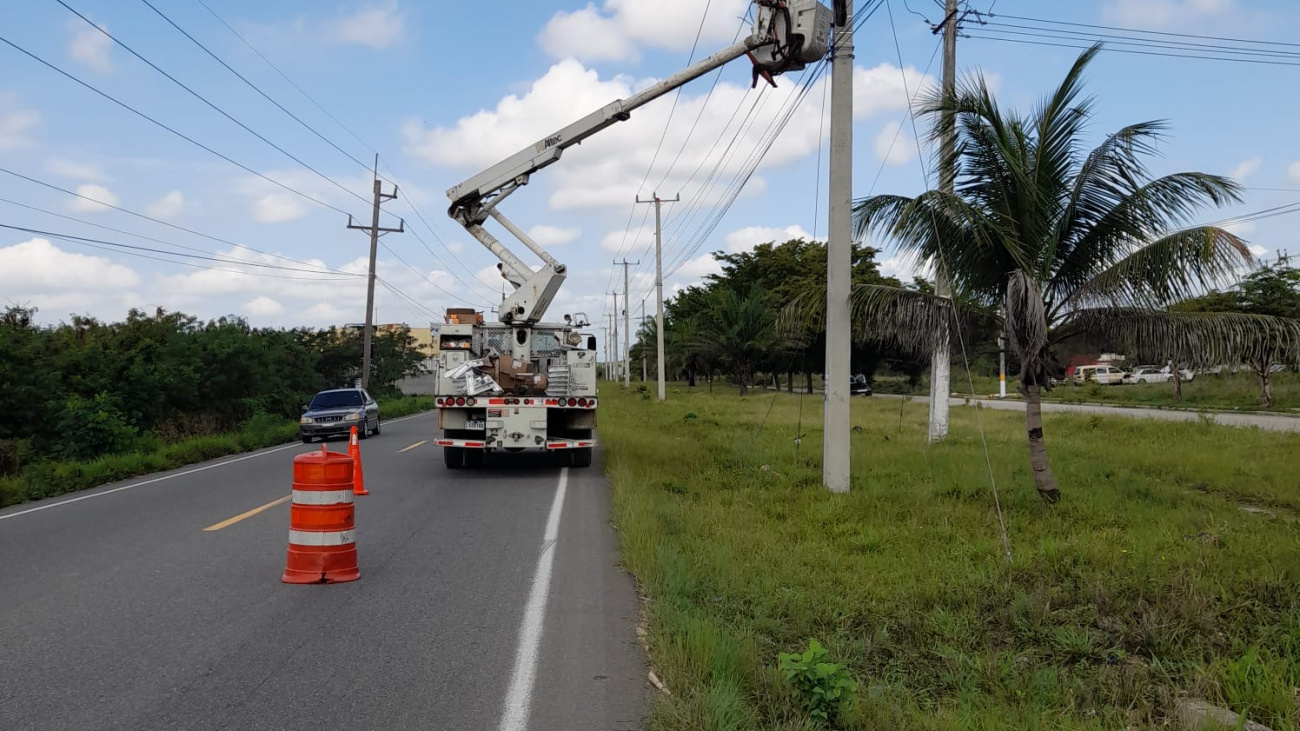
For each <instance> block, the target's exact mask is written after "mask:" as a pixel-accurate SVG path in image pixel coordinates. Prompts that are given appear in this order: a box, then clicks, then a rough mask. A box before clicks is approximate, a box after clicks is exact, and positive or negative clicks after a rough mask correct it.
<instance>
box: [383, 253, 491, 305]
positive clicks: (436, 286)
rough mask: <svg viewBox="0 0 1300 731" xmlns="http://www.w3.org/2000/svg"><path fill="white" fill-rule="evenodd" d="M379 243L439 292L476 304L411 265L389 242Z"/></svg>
mask: <svg viewBox="0 0 1300 731" xmlns="http://www.w3.org/2000/svg"><path fill="white" fill-rule="evenodd" d="M379 245H380V246H382V247H384V251H387V252H388V253H389V254H392V255H393V258H395V259H397V260H398V261H400V262H401V263H402V264H403V265H405V266H406V268H407V269H410V270H411V271H412V272H415V275H416V276H418V277H419V278H420V279H423V280H424V281H425V282H426V283H428V285H429V286H431V287H433V288H434V289H436V290H438V291H439V292H442V293H443V294H445V295H447V296H448V297H450V298H452V299H454V300H456V301H457V302H461V303H464V304H467V305H469V306H470V307H474V306H475V305H474V303H473V302H470V301H469V300H467V299H464V298H462V297H458V296H457V295H455V294H453V293H452V292H449V291H447V289H446V288H444V287H442V286H440V285H438V284H437V283H435V282H434V281H433V280H432V279H429V278H428V277H426V276H425V275H424V272H421V271H420V270H419V269H416V268H415V267H414V266H411V263H410V262H408V261H407V260H405V259H403V258H402V256H401V254H398V253H397V252H396V251H393V249H392V247H390V246H389V245H388V244H385V243H384V242H383V241H380V242H379Z"/></svg>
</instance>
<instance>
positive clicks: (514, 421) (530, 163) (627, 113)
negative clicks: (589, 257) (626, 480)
mask: <svg viewBox="0 0 1300 731" xmlns="http://www.w3.org/2000/svg"><path fill="white" fill-rule="evenodd" d="M753 6H754V7H753V17H754V22H753V28H752V31H751V33H750V34H749V35H748V36H747V37H745V38H743V39H741V40H738V41H737V42H735V43H733V44H732V45H730V46H728V47H727V48H725V49H723V50H721V51H718V52H717V53H715V54H713V55H712V56H709V57H708V58H705V59H703V60H701V61H699V62H697V63H695V64H693V65H692V66H690V67H689V68H687V69H685V70H683V71H680V72H678V73H676V74H674V75H672V76H670V77H668V78H666V79H664V80H662V81H660V82H658V83H655V84H653V85H651V86H649V87H647V88H645V89H643V90H641V91H639V92H637V93H636V94H633V95H632V96H630V97H628V98H626V99H620V100H618V101H614V102H611V103H609V104H607V105H606V106H604V107H602V108H601V109H598V110H596V111H594V112H592V113H591V114H588V115H587V116H585V117H582V118H581V119H579V120H577V121H576V122H573V123H572V124H570V125H568V126H566V127H564V128H562V129H559V130H556V131H555V132H552V133H551V134H548V135H546V136H544V137H542V138H541V139H540V140H538V141H537V142H536V143H535V144H532V145H529V146H528V147H526V148H524V149H523V150H520V151H519V152H517V153H515V154H514V155H511V156H510V157H508V158H506V159H505V160H502V161H501V162H499V163H497V164H495V165H493V166H492V167H490V168H488V169H487V170H484V171H483V172H481V173H479V174H477V175H475V176H473V177H471V178H469V179H468V180H466V181H464V182H463V183H460V184H459V185H456V186H454V187H452V188H451V189H450V190H448V191H447V197H448V198H449V199H450V200H451V207H450V208H449V210H448V215H450V216H451V218H453V219H454V220H455V221H456V222H457V223H459V224H460V225H462V226H464V228H465V230H466V231H468V232H469V234H470V235H471V236H472V237H474V239H475V240H476V241H478V242H479V243H480V244H482V245H483V246H484V248H486V249H487V250H488V251H490V252H492V254H493V255H495V256H496V257H497V259H499V260H500V264H498V265H497V269H498V270H500V272H501V275H502V277H503V278H504V279H505V280H506V281H508V282H509V283H510V284H511V285H512V286H513V287H514V292H513V293H512V294H510V295H509V296H507V297H505V299H504V300H503V301H502V302H501V305H500V307H499V309H498V310H497V315H498V322H494V323H486V322H484V320H483V316H482V314H481V313H477V312H475V311H473V310H448V313H447V318H446V322H445V323H443V324H441V325H440V326H439V327H438V328H437V329H438V330H439V334H438V346H439V355H438V363H437V367H436V371H437V374H438V378H437V391H436V393H435V397H434V403H435V406H436V408H437V409H438V412H439V418H438V422H439V429H440V430H441V431H442V436H441V438H440V439H438V440H437V442H436V443H437V444H438V446H440V447H442V451H443V457H444V461H445V463H446V466H447V467H448V468H450V469H458V468H460V467H465V466H469V467H477V466H481V465H482V464H483V460H484V456H485V454H486V453H487V452H489V451H492V450H498V449H499V450H506V451H523V450H539V449H540V450H547V451H550V452H552V453H554V454H556V455H557V456H558V457H559V458H561V459H563V460H564V461H565V462H567V463H568V464H571V465H573V466H575V467H587V466H589V465H590V464H591V458H592V448H593V447H594V446H595V439H594V434H595V429H596V403H597V397H596V353H595V337H593V336H588V335H584V334H583V333H582V332H581V330H582V328H584V327H586V326H588V325H590V322H589V321H588V320H587V319H586V317H585V316H584V315H582V314H580V313H579V314H577V315H576V316H575V315H565V316H564V322H563V323H558V322H552V323H547V322H543V321H542V318H543V317H544V316H545V314H546V310H547V308H548V307H549V306H550V304H551V300H552V299H554V298H555V295H556V293H557V292H559V289H560V286H561V285H562V284H563V283H564V279H565V276H566V275H567V269H566V268H565V265H564V264H562V263H560V262H559V261H557V260H556V259H555V258H554V257H552V256H551V255H550V253H549V252H547V251H546V249H544V248H543V247H542V246H540V245H539V244H538V243H537V242H536V241H534V240H533V239H532V238H531V237H529V236H528V234H527V233H525V232H524V230H523V229H521V228H520V227H519V226H517V225H516V224H515V223H514V222H513V221H511V220H510V219H509V218H507V217H506V216H505V214H504V213H502V212H501V203H502V202H504V201H505V200H506V199H507V198H509V197H510V196H511V195H512V194H513V193H514V192H515V191H517V190H519V188H521V187H523V186H525V185H527V184H528V182H529V180H530V178H531V177H532V175H533V174H534V173H536V172H538V171H539V170H541V169H542V168H545V167H547V166H549V165H552V164H554V163H556V162H558V161H559V160H560V158H561V156H562V155H563V154H564V152H565V151H566V150H568V149H569V148H571V147H573V146H574V145H578V144H581V143H582V142H583V141H585V140H587V139H588V138H590V137H591V136H593V135H595V134H597V133H599V132H601V131H602V130H605V129H607V128H609V127H611V126H613V125H615V124H617V123H619V122H623V121H626V120H628V119H629V118H630V117H631V114H632V112H633V111H635V110H636V109H638V108H640V107H642V106H644V105H646V104H648V103H650V102H652V101H654V100H655V99H658V98H660V97H662V96H664V95H665V94H669V93H671V92H673V91H674V90H676V89H678V88H680V87H682V86H683V85H685V84H687V83H689V82H691V81H693V80H695V79H697V78H699V77H701V76H703V75H704V74H707V73H709V72H710V71H713V70H715V69H717V68H719V67H721V66H723V65H725V64H727V63H729V62H731V61H734V60H736V59H738V58H740V57H742V56H748V57H749V59H750V61H751V62H752V63H753V78H752V83H753V84H754V85H757V83H758V82H759V80H760V78H761V79H763V80H765V81H766V82H767V83H770V84H772V85H773V86H775V81H774V77H775V76H778V75H780V74H782V73H785V72H787V71H794V70H799V69H802V68H804V67H805V66H807V65H808V64H810V63H814V62H816V61H818V60H820V59H821V58H822V57H824V56H825V55H826V53H827V51H828V50H829V48H830V43H831V21H832V18H831V15H832V13H831V10H830V9H829V8H827V7H826V6H825V5H822V4H821V2H819V1H818V0H754V3H753ZM489 218H491V219H492V220H493V221H495V222H496V223H497V224H498V225H500V226H501V228H503V229H505V231H506V232H508V233H509V234H510V235H511V236H513V237H514V238H515V239H517V240H518V241H519V242H520V243H522V244H523V246H524V247H525V248H527V249H528V250H529V251H531V252H532V253H533V254H535V255H536V256H537V257H538V258H539V259H541V261H542V265H541V267H540V268H538V269H533V268H532V267H531V266H529V265H528V264H527V263H525V262H524V261H523V260H522V259H520V258H519V257H518V256H516V255H515V253H514V252H512V251H511V250H510V249H509V248H508V247H506V246H505V245H504V244H502V243H501V241H500V240H498V239H497V238H496V236H494V235H493V234H492V233H491V232H489V231H488V230H487V229H486V228H484V224H486V223H487V220H488V219H489Z"/></svg>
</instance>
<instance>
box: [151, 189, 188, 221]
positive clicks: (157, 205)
mask: <svg viewBox="0 0 1300 731" xmlns="http://www.w3.org/2000/svg"><path fill="white" fill-rule="evenodd" d="M184 207H185V196H184V195H182V194H181V192H180V191H179V190H173V191H172V192H170V193H168V194H167V195H164V196H163V197H161V198H159V199H158V200H155V201H150V202H149V203H148V205H146V206H145V207H144V212H145V213H148V214H149V215H150V216H153V217H154V218H171V217H172V216H175V215H176V214H178V213H180V212H181V209H182V208H184Z"/></svg>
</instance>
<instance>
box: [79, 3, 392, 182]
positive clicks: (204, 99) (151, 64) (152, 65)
mask: <svg viewBox="0 0 1300 731" xmlns="http://www.w3.org/2000/svg"><path fill="white" fill-rule="evenodd" d="M54 2H56V3H58V4H59V5H62V6H63V7H64V8H66V9H67V10H68V12H70V13H72V14H73V15H75V16H77V17H78V18H81V19H82V20H84V21H85V22H86V23H87V24H88V25H89V26H90V27H92V28H94V29H95V30H97V31H99V32H100V33H101V34H103V35H104V36H105V37H106V38H108V39H109V40H111V41H113V42H114V43H116V44H117V45H119V46H121V47H122V48H124V49H126V51H127V53H130V54H131V55H132V56H135V57H136V58H138V59H139V60H141V61H143V62H144V63H145V64H146V65H147V66H149V68H152V69H153V70H154V71H157V72H158V73H160V74H162V75H163V76H165V77H166V78H167V79H168V80H169V81H171V82H172V83H173V84H176V85H177V86H179V87H180V88H182V89H184V90H185V91H186V92H188V93H189V94H190V95H191V96H193V97H194V98H195V99H198V100H199V101H201V102H203V103H204V104H206V105H207V106H208V107H210V108H211V109H212V110H213V111H215V112H216V113H218V114H220V115H221V116H223V117H225V118H226V119H229V120H230V121H231V122H234V123H235V124H236V125H238V126H239V127H240V128H241V129H243V130H244V131H245V132H248V133H249V134H251V135H253V136H254V137H256V138H257V139H259V140H261V141H262V142H265V143H266V144H268V145H270V146H271V147H272V148H274V149H275V150H277V151H279V152H280V153H281V154H283V155H284V156H285V157H287V158H289V159H290V160H293V161H294V162H296V163H298V164H299V165H301V166H303V167H304V168H306V169H308V170H310V171H311V172H313V173H315V174H316V175H317V176H319V177H320V178H321V179H322V180H325V181H326V182H328V183H329V184H331V185H333V186H334V187H336V188H338V189H339V190H341V191H343V192H344V193H347V194H348V195H350V196H352V197H354V198H356V199H357V200H359V201H361V202H362V203H367V204H368V203H370V201H369V200H367V199H366V198H363V197H362V196H361V195H359V194H358V193H356V192H354V191H352V190H349V189H348V188H347V186H345V185H343V184H342V183H340V182H338V181H337V180H335V179H334V178H331V177H330V176H328V175H326V174H325V173H322V172H321V171H319V170H317V169H316V168H314V167H312V166H311V165H308V164H307V163H306V162H304V161H303V160H302V159H301V158H299V157H297V156H296V155H294V154H293V153H291V152H289V151H288V150H286V149H284V148H283V147H281V146H279V145H277V144H276V143H274V142H272V141H271V140H269V139H267V138H266V137H265V136H263V135H262V134H261V133H260V132H258V131H257V130H255V129H253V128H252V127H249V126H248V125H246V124H244V123H243V122H241V121H239V120H238V119H236V118H235V117H234V116H233V115H231V114H230V113H229V112H227V111H226V110H224V109H222V108H221V107H219V106H217V105H216V104H214V103H213V102H212V101H211V100H209V99H208V98H207V97H205V96H203V95H202V94H200V93H198V92H197V91H195V90H194V89H192V88H190V87H189V86H187V85H186V84H185V83H184V82H182V81H181V80H180V79H178V78H176V77H175V76H172V75H171V74H169V73H167V72H166V71H164V70H163V69H162V67H160V66H158V64H156V63H154V62H153V61H150V60H149V59H147V58H145V57H144V56H142V55H140V53H139V52H137V51H136V50H135V49H134V48H132V47H130V46H128V45H127V44H126V43H125V42H124V41H122V40H120V39H119V38H117V36H114V35H113V34H112V33H109V32H108V31H106V30H104V29H103V28H102V27H100V26H99V25H96V24H95V23H94V22H92V21H91V20H90V18H87V17H86V16H84V15H82V14H81V13H80V12H78V11H77V10H76V9H75V8H73V7H72V6H71V5H68V4H67V3H66V2H64V0H54ZM232 70H233V69H232Z"/></svg>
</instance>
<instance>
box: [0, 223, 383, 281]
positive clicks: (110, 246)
mask: <svg viewBox="0 0 1300 731" xmlns="http://www.w3.org/2000/svg"><path fill="white" fill-rule="evenodd" d="M0 228H6V229H10V230H13V231H22V232H25V233H30V234H32V235H34V236H45V237H48V238H51V239H58V240H59V241H66V242H68V243H71V244H80V245H83V246H88V247H90V248H92V249H100V250H103V251H117V252H118V253H121V254H125V255H127V256H137V257H140V258H142V259H152V260H153V261H160V262H164V263H167V264H180V265H182V266H187V267H192V268H195V269H209V270H212V271H219V272H230V273H231V274H245V275H248V276H250V277H270V278H272V279H296V280H301V281H309V282H344V281H353V280H355V279H356V277H357V276H359V275H352V274H349V275H347V276H342V277H295V276H289V275H283V274H266V273H262V272H250V271H245V270H241V269H226V268H223V267H214V266H209V265H204V264H195V263H193V262H187V261H176V260H174V259H163V258H160V257H157V256H150V255H149V254H145V253H139V252H150V253H153V254H162V255H166V256H183V257H187V258H192V259H205V258H208V257H201V256H193V255H189V254H178V253H176V252H173V251H164V250H162V249H152V248H149V247H146V246H132V245H130V244H121V243H117V242H113V241H104V240H102V239H92V238H89V237H85V236H73V235H71V234H64V233H55V232H53V231H43V230H41V229H35V228H27V227H25V226H12V225H9V224H3V223H0ZM214 261H222V260H220V259H215V260H214ZM222 263H227V264H229V263H232V262H228V261H223V262H222ZM240 265H241V266H243V265H248V266H256V265H255V264H253V263H252V262H240Z"/></svg>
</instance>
